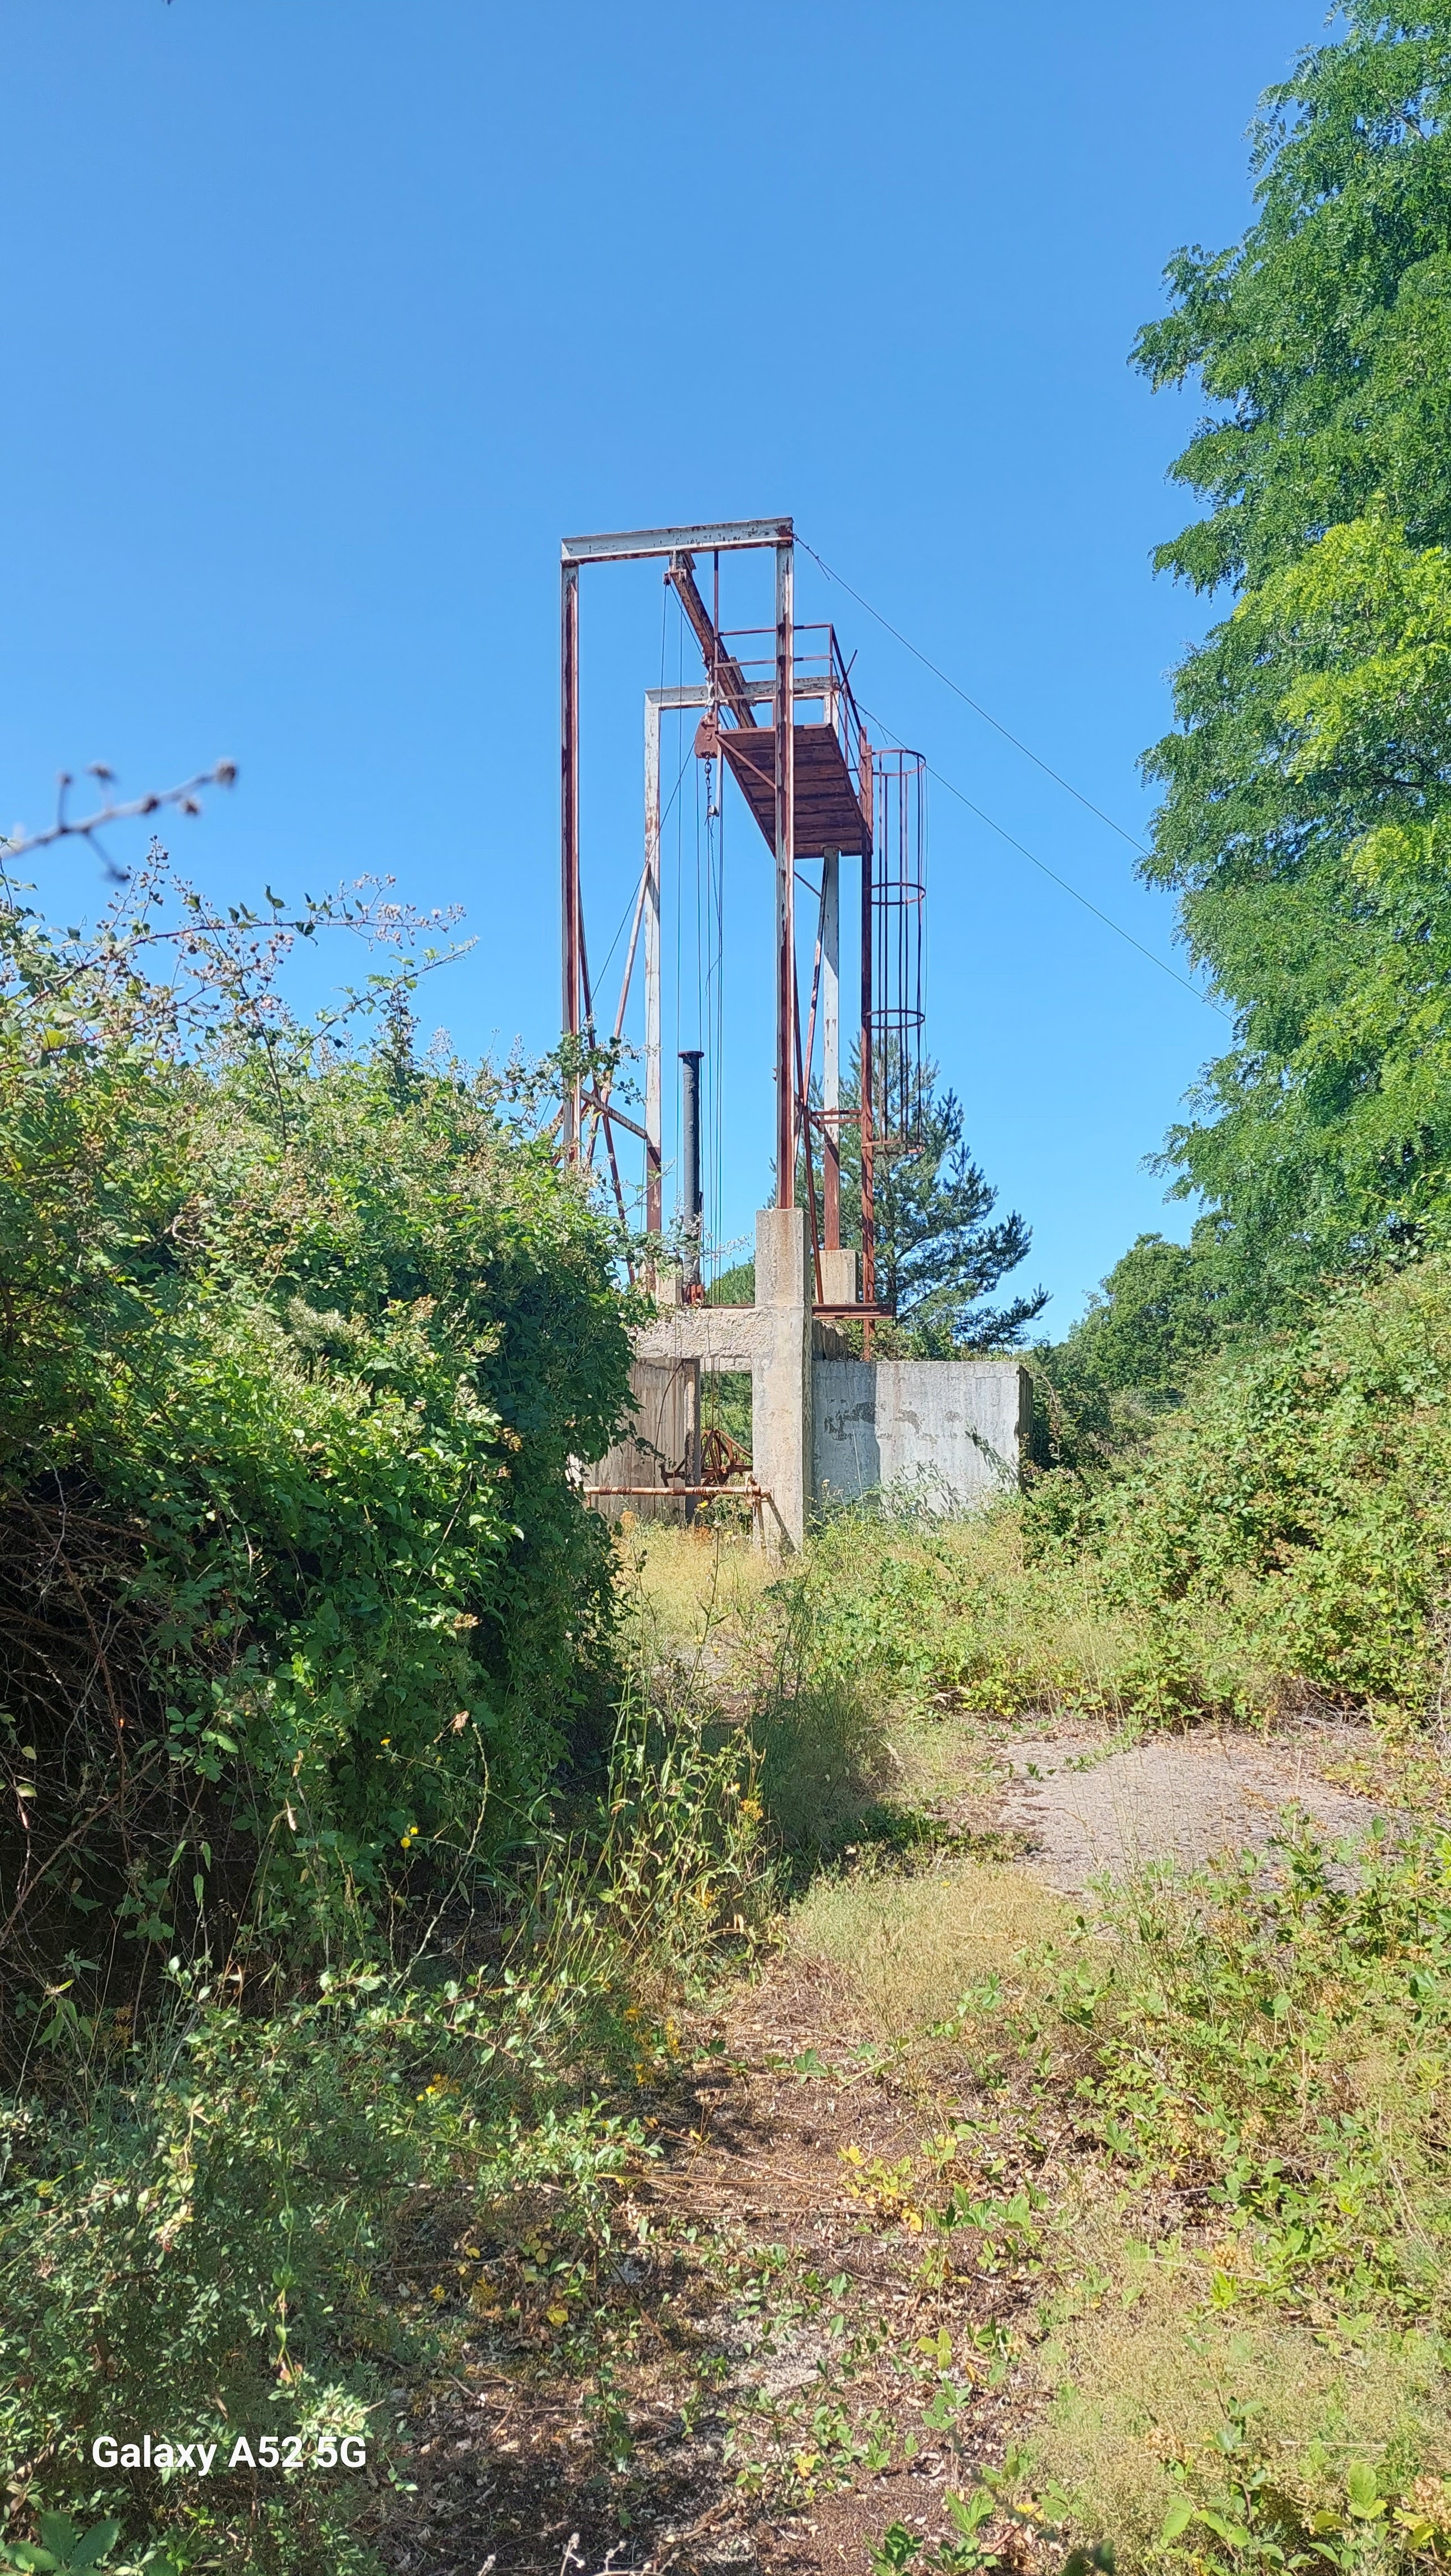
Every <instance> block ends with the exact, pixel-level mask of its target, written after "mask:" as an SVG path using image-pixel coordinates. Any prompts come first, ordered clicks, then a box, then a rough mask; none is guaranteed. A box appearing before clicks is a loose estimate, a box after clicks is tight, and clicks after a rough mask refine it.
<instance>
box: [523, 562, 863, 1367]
mask: <svg viewBox="0 0 1451 2576" xmlns="http://www.w3.org/2000/svg"><path fill="white" fill-rule="evenodd" d="M755 549H769V550H770V551H772V552H773V553H774V555H775V657H774V674H773V678H774V685H773V687H772V691H771V712H772V723H773V729H774V737H775V740H774V789H775V794H774V825H775V877H776V1201H777V1205H778V1206H780V1207H792V1206H794V1205H795V1201H796V1167H797V1157H798V1151H799V1146H800V1140H801V1133H802V1122H803V1120H807V1119H809V1118H810V1114H811V1113H810V1108H809V1102H808V1100H807V1098H806V1085H807V1083H808V1082H809V1079H810V1066H809V1064H808V1065H805V1066H804V1067H803V1065H802V1064H801V1030H800V1022H799V1009H798V1002H797V990H796V852H795V721H794V711H795V699H796V696H797V694H798V686H799V685H800V684H798V681H797V677H796V669H795V660H796V644H795V635H796V611H795V531H794V527H793V523H792V521H791V520H790V519H789V518H777V519H731V520H724V521H720V522H717V523H713V524H708V525H703V526H695V527H677V528H636V529H631V530H625V531H622V532H619V533H615V534H606V535H598V536H587V537H566V538H565V539H564V540H563V542H562V544H561V546H560V701H561V705H560V807H559V810H560V905H561V922H562V938H561V956H562V965H563V988H564V989H563V1005H564V1010H563V1022H564V1039H565V1044H566V1049H567V1051H568V1054H569V1056H570V1057H571V1059H572V1062H571V1063H570V1065H569V1068H568V1073H567V1078H566V1082H565V1087H564V1101H563V1139H564V1150H565V1155H566V1159H567V1160H569V1161H571V1162H574V1161H577V1160H578V1159H579V1155H580V1144H581V1125H582V1116H583V1113H584V1112H585V1111H586V1110H589V1111H590V1112H591V1113H592V1114H594V1115H595V1117H596V1119H597V1121H598V1122H599V1123H602V1124H605V1126H606V1128H607V1129H608V1121H609V1120H610V1119H611V1118H616V1119H619V1123H620V1124H621V1125H623V1126H626V1127H628V1128H630V1129H631V1130H632V1132H635V1133H641V1132H643V1134H644V1137H645V1146H646V1228H647V1231H648V1232H650V1233H651V1234H658V1233H659V1232H660V1230H661V1224H662V1217H663V1207H662V1200H663V1186H662V1184H663V1173H662V1169H661V1152H660V1132H659V1102H658V1098H647V1106H646V1125H645V1129H644V1130H643V1131H641V1130H638V1129H635V1128H634V1122H633V1121H632V1120H629V1119H624V1118H621V1117H620V1113H619V1112H617V1111H614V1110H612V1109H611V1108H610V1107H609V1105H608V1103H607V1101H603V1100H601V1099H600V1098H599V1096H598V1095H597V1094H596V1093H594V1092H592V1091H591V1092H587V1091H586V1089H585V1085H584V1070H583V1049H584V1045H585V1041H586V1038H587V1036H588V1035H589V1033H590V1032H591V1030H592V1027H593V1019H594V1004H593V996H592V994H591V990H590V977H589V960H588V956H587V953H586V949H585V938H584V917H583V911H582V906H581V897H580V829H579V674H580V662H579V575H580V569H581V567H582V566H583V565H585V564H590V563H597V564H600V563H637V562H642V561H649V560H650V559H652V558H653V559H655V560H657V561H659V560H662V559H663V560H665V561H666V562H667V564H668V565H669V572H668V575H667V577H668V579H669V580H670V581H671V583H672V585H673V587H674V588H675V590H676V592H677V595H678V596H679V598H680V600H681V604H682V607H683V608H684V611H685V614H686V616H687V618H688V620H689V622H690V624H691V627H692V629H693V631H694V633H695V635H696V640H697V642H698V643H699V644H700V647H701V651H702V654H703V656H704V658H705V662H706V667H707V670H708V672H709V673H710V677H711V689H712V691H713V692H715V693H717V694H718V695H719V697H720V699H721V701H722V702H723V703H725V704H728V705H729V706H730V708H731V711H732V713H733V715H734V716H735V718H736V720H737V722H739V723H741V724H743V725H747V726H749V725H750V724H751V723H753V722H754V716H753V712H752V707H751V699H752V696H753V695H754V696H757V697H764V694H765V692H764V690H763V689H762V690H756V691H753V690H752V689H751V688H750V686H749V684H748V683H747V681H746V679H745V676H744V674H743V673H742V671H741V669H740V666H739V664H738V663H737V662H736V661H735V659H734V657H733V656H732V655H731V654H730V653H729V651H728V650H727V648H726V646H725V645H724V644H723V643H722V640H721V637H720V635H719V633H718V631H717V626H716V621H715V618H714V617H713V616H712V615H711V612H710V611H708V610H707V609H706V606H705V603H704V601H703V600H702V599H701V597H700V594H699V592H698V590H697V589H696V586H695V582H694V578H693V559H694V557H695V556H697V555H701V554H713V555H721V554H729V553H743V552H747V551H751V550H755ZM811 694H813V695H814V694H816V692H815V691H814V690H812V691H811ZM667 703H670V704H679V705H684V704H689V703H700V698H699V695H698V693H697V692H696V691H694V690H687V689H678V690H676V689H671V690H666V689H658V690H656V689H652V690H649V691H647V692H646V816H645V870H644V875H643V878H642V881H641V888H640V899H639V903H638V905H637V908H636V929H635V933H632V938H631V952H630V953H631V959H632V960H633V956H634V937H635V935H637V934H638V931H639V928H640V923H641V917H642V914H643V921H644V930H645V957H646V967H645V971H646V987H647V999H648V993H649V987H650V983H651V978H652V973H653V977H654V980H655V984H656V986H657V993H656V1002H657V1015H658V982H659V928H660V920H659V894H660V889H659V829H660V815H659V777H658V740H659V711H660V706H661V705H662V704H667ZM652 753H653V758H652ZM861 771H862V777H861V795H862V800H863V806H864V811H865V813H866V815H867V817H868V826H867V842H866V847H865V849H864V852H863V856H862V883H861V925H862V926H861V1013H860V1023H859V1046H860V1093H861V1108H860V1121H861V1192H862V1274H861V1297H862V1304H863V1306H864V1308H865V1309H866V1310H867V1313H868V1314H870V1312H871V1311H872V1309H873V1307H874V1305H875V1280H874V1259H873V1255H874V1248H875V1247H874V1224H873V1170H872V1166H873V1160H874V1153H873V1147H874V1137H873V1118H872V1072H873V1065H872V1056H873V1043H872V1041H873V1035H874V1018H875V1012H874V1007H873V1006H874V999H875V997H874V995H873V991H872V935H871V934H872V911H873V882H872V879H873V870H872V854H871V823H870V816H871V797H872V755H871V751H870V747H869V745H868V744H867V743H866V741H865V737H863V739H862V744H861ZM838 864H839V863H838V861H837V859H836V857H835V854H834V853H828V854H827V858H826V861H825V863H824V867H823V888H822V915H823V920H822V934H821V935H820V937H819V945H822V944H823V943H824V947H825V952H826V954H825V959H824V961H823V962H824V963H825V966H826V973H827V977H828V988H827V990H828V999H827V1014H826V1017H827V1026H828V1027H829V1029H830V1031H831V1037H832V1040H833V1045H832V1048H831V1053H832V1056H833V1059H834V1057H835V1052H836V1048H835V1041H836V1039H837V1034H838V1030H839V1016H838V1014H839V1003H838V997H837V984H836V977H837V918H838V913H837V907H838V895H837V877H838ZM623 1007H624V1006H623V1001H622V1004H621V1017H622V1018H623ZM812 1016H813V1020H814V1017H815V1005H814V1002H813V1013H812ZM616 1034H617V1035H618V1030H617V1031H616ZM656 1052H657V1054H658V1048H657V1050H656ZM650 1078H651V1077H650V1074H649V1072H648V1071H647V1084H648V1082H649V1080H650ZM653 1078H654V1081H655V1084H656V1087H657V1089H658V1080H659V1068H658V1065H656V1066H655V1068H654V1075H653ZM830 1089H831V1094H832V1097H831V1099H830V1101H829V1102H827V1103H826V1104H825V1105H826V1109H827V1116H826V1118H825V1119H823V1121H822V1123H823V1127H824V1128H826V1129H827V1130H829V1135H830V1146H829V1151H828V1152H827V1153H826V1154H825V1155H824V1163H825V1169H824V1171H823V1176H822V1177H823V1185H824V1191H825V1207H824V1211H823V1213H824V1215H825V1218H826V1228H827V1243H828V1246H829V1247H831V1246H834V1245H835V1244H836V1243H837V1242H838V1241H839V1239H840V1236H839V1151H838V1142H837V1125H838V1120H839V1114H840V1113H839V1111H838V1110H837V1103H836V1079H835V1066H834V1061H833V1070H832V1076H831V1082H830ZM807 1132H808V1135H809V1128H808V1130H807ZM610 1152H611V1161H612V1163H613V1146H611V1148H610ZM616 1191H617V1195H618V1193H619V1181H618V1174H616ZM811 1199H812V1220H813V1235H814V1232H815V1188H814V1183H813V1185H812V1188H811ZM621 1206H622V1208H623V1201H621ZM818 1268H819V1256H818ZM818 1293H819V1291H818ZM866 1330H867V1332H868V1334H869V1333H870V1324H869V1323H868V1325H867V1327H866Z"/></svg>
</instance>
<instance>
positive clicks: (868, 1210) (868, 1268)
mask: <svg viewBox="0 0 1451 2576" xmlns="http://www.w3.org/2000/svg"><path fill="white" fill-rule="evenodd" d="M868 774H869V775H870V773H868ZM861 970H862V994H861V1011H862V1017H861V1035H860V1038H859V1040H858V1049H859V1055H860V1077H859V1087H860V1091H861V1131H862V1304H863V1306H866V1307H873V1306H875V1304H876V1302H877V1236H876V1202H875V1187H874V1183H875V1173H874V1170H873V1136H872V855H871V852H870V850H868V851H867V852H866V853H865V855H864V857H863V859H862V956H861ZM871 1343H872V1327H871V1319H870V1316H867V1317H865V1318H864V1319H863V1322H862V1356H863V1358H864V1359H869V1358H870V1357H871Z"/></svg>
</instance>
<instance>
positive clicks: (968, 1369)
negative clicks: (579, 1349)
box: [586, 1208, 1031, 1550]
mask: <svg viewBox="0 0 1451 2576" xmlns="http://www.w3.org/2000/svg"><path fill="white" fill-rule="evenodd" d="M828 1263H830V1264H831V1265H832V1269H831V1275H830V1281H829V1283H828V1278H827V1269H826V1265H827V1264H828ZM812 1285H813V1265H812V1260H811V1253H810V1247H809V1244H808V1241H807V1233H806V1217H805V1213H804V1211H803V1210H802V1209H800V1208H763V1209H762V1210H761V1212H760V1214H759V1215H758V1216H757V1218H756V1302H755V1304H754V1306H679V1305H669V1306H662V1308H661V1310H660V1312H659V1313H658V1314H657V1315H656V1317H655V1319H654V1321H653V1322H652V1323H649V1324H645V1325H643V1326H642V1327H641V1328H640V1330H639V1331H638V1332H637V1334H636V1336H635V1364H634V1368H633V1369H632V1372H631V1383H632V1387H633V1388H634V1391H635V1393H636V1398H637V1405H638V1408H639V1410H638V1413H637V1417H636V1423H635V1426H634V1429H633V1432H632V1435H631V1437H630V1438H629V1439H628V1440H625V1441H622V1442H620V1443H619V1444H618V1445H617V1446H616V1448H614V1449H613V1450H612V1451H611V1452H610V1456H609V1459H608V1460H606V1461H605V1462H604V1464H603V1465H602V1466H601V1467H599V1468H594V1469H592V1470H591V1471H590V1473H589V1476H588V1478H587V1480H586V1481H587V1482H588V1483H589V1484H591V1485H614V1484H633V1483H637V1482H638V1483H645V1484H654V1483H656V1482H657V1481H658V1483H659V1485H660V1488H661V1495H662V1501H661V1504H660V1505H658V1506H657V1505H656V1504H655V1503H654V1501H653V1499H651V1500H650V1501H649V1502H644V1503H639V1504H637V1505H636V1508H637V1509H641V1508H643V1509H645V1510H648V1511H650V1512H656V1511H658V1510H662V1509H663V1510H664V1511H666V1512H667V1513H669V1514H670V1516H671V1517H674V1516H675V1514H676V1513H678V1512H680V1511H681V1510H682V1508H683V1507H682V1506H681V1505H680V1504H679V1503H676V1504H674V1505H672V1504H671V1503H669V1502H668V1501H667V1500H666V1499H665V1497H666V1496H667V1495H668V1488H669V1484H670V1474H669V1472H668V1471H669V1470H671V1469H673V1470H674V1472H675V1474H676V1476H677V1477H678V1476H679V1474H680V1468H679V1466H677V1465H676V1460H677V1458H678V1457H679V1458H681V1459H682V1461H683V1454H684V1452H685V1450H686V1449H687V1448H688V1447H689V1446H690V1437H691V1435H690V1432H689V1430H688V1425H690V1424H692V1423H694V1424H698V1422H699V1419H700V1413H699V1396H698V1387H699V1378H700V1375H701V1373H702V1372H704V1373H706V1374H709V1373H710V1372H711V1371H712V1370H725V1369H749V1371H750V1376H751V1455H752V1465H753V1468H754V1472H755V1476H756V1480H757V1482H758V1484H760V1485H761V1486H762V1487H763V1489H764V1492H765V1496H766V1500H765V1503H764V1505H763V1509H762V1527H763V1531H764V1536H765V1541H766V1545H767V1546H768V1547H770V1548H773V1549H775V1550H784V1549H787V1548H796V1547H799V1546H800V1545H801V1542H802V1539H803V1538H804V1536H805V1534H806V1525H807V1521H808V1519H809V1518H810V1516H811V1514H812V1513H813V1512H814V1511H830V1510H831V1509H832V1508H833V1506H840V1505H841V1504H843V1503H849V1502H855V1501H857V1500H858V1499H859V1498H860V1497H861V1496H862V1495H863V1494H868V1493H874V1492H876V1491H878V1490H881V1491H883V1492H886V1493H888V1494H895V1495H899V1496H901V1497H903V1498H904V1499H913V1500H916V1501H918V1502H920V1503H922V1504H923V1505H925V1506H926V1507H927V1508H928V1509H933V1510H939V1511H964V1510H969V1509H971V1508H973V1507H974V1506H975V1505H978V1504H981V1503H984V1502H987V1501H989V1500H991V1498H992V1497H993V1496H994V1495H996V1494H1000V1493H1002V1492H1003V1491H1005V1490H1006V1489H1009V1488H1011V1487H1014V1486H1016V1484H1017V1482H1018V1477H1019V1473H1020V1467H1021V1460H1022V1456H1023V1454H1024V1446H1025V1442H1026V1437H1027V1430H1028V1423H1029V1418H1030V1405H1031V1388H1030V1382H1029V1378H1028V1373H1027V1370H1026V1369H1024V1368H1020V1367H1019V1366H1018V1364H1017V1362H1016V1361H1015V1360H856V1359H843V1358H840V1357H838V1356H833V1355H831V1354H832V1353H833V1351H837V1352H839V1350H840V1337H839V1335H837V1334H836V1333H835V1332H834V1331H833V1330H832V1329H831V1327H830V1325H829V1324H824V1323H821V1322H818V1321H816V1320H815V1319H814V1318H813V1315H812V1310H811V1309H812ZM822 1286H823V1288H824V1289H825V1290H826V1295H825V1298H824V1300H823V1302H824V1303H825V1304H827V1305H849V1304H850V1303H852V1301H853V1300H854V1298H855V1296H856V1254H855V1253H854V1252H836V1253H823V1255H822ZM837 1290H840V1292H841V1293H840V1294H839V1295H838V1294H836V1293H834V1292H836V1291H837ZM637 1376H638V1378H639V1384H638V1386H635V1380H636V1377H637ZM694 1436H695V1438H696V1441H697V1443H698V1434H695V1435H694ZM695 1454H696V1455H698V1446H697V1448H696V1451H695ZM627 1461H628V1462H629V1466H630V1469H631V1470H632V1472H626V1462H627ZM606 1469H609V1470H610V1471H612V1472H608V1473H607V1472H606ZM696 1472H697V1474H698V1470H697V1471H696ZM690 1481H694V1478H693V1477H692V1478H691V1479H690ZM601 1508H602V1509H603V1508H608V1502H607V1498H605V1497H602V1498H601Z"/></svg>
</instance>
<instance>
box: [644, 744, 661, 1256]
mask: <svg viewBox="0 0 1451 2576" xmlns="http://www.w3.org/2000/svg"><path fill="white" fill-rule="evenodd" d="M664 1132H665V1131H664V1126H663V1123H662V1110H661V1098H660V709H659V707H658V706H657V705H656V704H655V702H654V700H653V698H651V697H649V696H647V697H646V700H645V1232H646V1233H647V1234H651V1235H658V1234H661V1233H663V1231H664V1226H665V1202H664V1186H663V1178H662V1175H663V1172H664V1159H663V1145H664Z"/></svg>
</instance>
